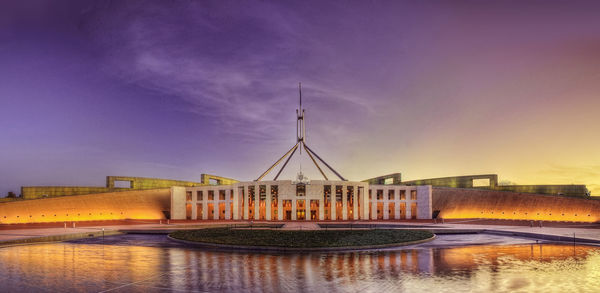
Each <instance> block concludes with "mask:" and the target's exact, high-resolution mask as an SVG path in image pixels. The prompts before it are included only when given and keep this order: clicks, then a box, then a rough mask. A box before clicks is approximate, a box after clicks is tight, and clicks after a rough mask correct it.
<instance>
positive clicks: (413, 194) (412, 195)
mask: <svg viewBox="0 0 600 293" xmlns="http://www.w3.org/2000/svg"><path fill="white" fill-rule="evenodd" d="M410 200H417V191H416V190H411V191H410Z"/></svg>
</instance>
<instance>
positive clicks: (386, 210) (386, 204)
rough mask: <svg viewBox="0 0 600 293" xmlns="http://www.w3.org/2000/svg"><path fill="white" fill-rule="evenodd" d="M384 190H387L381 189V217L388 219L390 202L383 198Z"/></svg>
mask: <svg viewBox="0 0 600 293" xmlns="http://www.w3.org/2000/svg"><path fill="white" fill-rule="evenodd" d="M386 191H387V190H385V189H384V190H383V193H384V196H383V198H384V201H383V219H384V220H389V219H390V212H389V210H390V204H389V201H388V200H387V199H385V198H386V197H385V192H386Z"/></svg>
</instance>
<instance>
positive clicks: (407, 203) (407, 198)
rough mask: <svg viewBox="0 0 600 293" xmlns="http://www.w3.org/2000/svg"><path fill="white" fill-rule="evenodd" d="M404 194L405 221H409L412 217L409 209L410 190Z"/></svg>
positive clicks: (410, 202)
mask: <svg viewBox="0 0 600 293" xmlns="http://www.w3.org/2000/svg"><path fill="white" fill-rule="evenodd" d="M405 192H406V219H407V220H410V218H411V216H412V211H411V208H410V205H411V204H412V201H411V200H410V193H411V189H407V190H406V191H405Z"/></svg>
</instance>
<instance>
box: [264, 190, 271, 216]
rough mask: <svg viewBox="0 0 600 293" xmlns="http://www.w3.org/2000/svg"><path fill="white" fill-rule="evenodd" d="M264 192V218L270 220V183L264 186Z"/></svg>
mask: <svg viewBox="0 0 600 293" xmlns="http://www.w3.org/2000/svg"><path fill="white" fill-rule="evenodd" d="M265 194H266V201H265V205H266V207H265V213H267V214H266V215H265V219H267V220H269V221H270V220H271V185H267V186H265Z"/></svg>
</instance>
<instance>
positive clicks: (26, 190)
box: [21, 186, 131, 199]
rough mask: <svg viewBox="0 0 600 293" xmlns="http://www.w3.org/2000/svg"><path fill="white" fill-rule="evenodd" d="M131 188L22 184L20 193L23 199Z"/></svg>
mask: <svg viewBox="0 0 600 293" xmlns="http://www.w3.org/2000/svg"><path fill="white" fill-rule="evenodd" d="M127 190H131V189H129V188H106V187H91V186H23V187H21V195H22V197H23V198H24V199H36V198H46V197H57V196H66V195H80V194H92V193H102V192H118V191H127Z"/></svg>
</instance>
